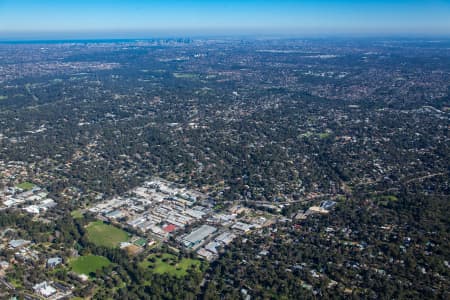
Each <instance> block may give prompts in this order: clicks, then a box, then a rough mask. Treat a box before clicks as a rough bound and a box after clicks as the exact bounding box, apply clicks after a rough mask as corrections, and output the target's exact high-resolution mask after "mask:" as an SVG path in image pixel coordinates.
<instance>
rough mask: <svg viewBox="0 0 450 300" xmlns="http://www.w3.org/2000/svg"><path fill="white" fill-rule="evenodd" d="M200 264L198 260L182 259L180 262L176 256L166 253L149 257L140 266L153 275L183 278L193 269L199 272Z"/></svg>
mask: <svg viewBox="0 0 450 300" xmlns="http://www.w3.org/2000/svg"><path fill="white" fill-rule="evenodd" d="M200 263H201V262H200V261H199V260H197V259H190V258H182V259H181V260H179V259H178V257H177V256H175V255H172V254H169V253H164V254H151V255H149V256H148V257H147V258H146V259H145V260H144V261H143V262H141V264H140V266H141V267H142V268H144V269H146V270H150V271H151V272H153V273H157V274H169V275H172V276H178V277H182V276H185V275H187V270H189V269H190V268H192V267H194V268H195V269H197V270H199V269H200Z"/></svg>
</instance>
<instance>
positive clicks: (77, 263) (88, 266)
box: [70, 255, 111, 275]
mask: <svg viewBox="0 0 450 300" xmlns="http://www.w3.org/2000/svg"><path fill="white" fill-rule="evenodd" d="M110 263H111V262H110V261H109V260H108V259H107V258H106V257H103V256H96V255H87V256H80V257H78V258H76V259H74V260H72V261H71V262H70V267H71V268H72V270H73V271H74V272H75V273H78V274H86V275H89V273H91V272H95V271H97V270H100V269H101V268H103V267H106V266H108V265H109V264H110Z"/></svg>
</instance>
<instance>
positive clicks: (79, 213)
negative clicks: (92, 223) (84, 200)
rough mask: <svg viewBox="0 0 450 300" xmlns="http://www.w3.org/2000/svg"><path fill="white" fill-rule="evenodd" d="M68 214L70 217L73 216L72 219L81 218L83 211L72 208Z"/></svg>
mask: <svg viewBox="0 0 450 300" xmlns="http://www.w3.org/2000/svg"><path fill="white" fill-rule="evenodd" d="M70 214H71V215H72V218H74V219H83V213H82V212H81V211H79V210H74V211H73V212H71V213H70Z"/></svg>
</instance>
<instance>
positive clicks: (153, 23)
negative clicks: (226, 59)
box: [0, 0, 450, 39]
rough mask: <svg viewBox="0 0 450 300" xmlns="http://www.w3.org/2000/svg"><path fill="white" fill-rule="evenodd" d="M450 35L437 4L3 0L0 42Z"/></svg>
mask: <svg viewBox="0 0 450 300" xmlns="http://www.w3.org/2000/svg"><path fill="white" fill-rule="evenodd" d="M449 33H450V1H442V0H440V1H439V0H427V1H417V0H410V1H407V0H403V1H402V0H400V1H384V0H381V1H373V0H369V1H352V0H344V1H338V0H316V1H311V0H306V1H254V0H248V1H245V0H242V1H235V0H229V1H199V0H197V1H192V0H185V1H179V0H178V1H177V0H165V1H161V0H154V1H136V0H128V1H121V0H108V1H107V0H89V1H88V0H79V1H55V0H39V1H31V0H23V1H22V0H0V39H12V38H143V37H146V36H148V35H165V34H166V35H202V34H207V35H216V34H217V35H228V34H230V35H235V34H240V35H246V34H268V35H272V34H280V35H295V36H310V35H361V36H364V35H405V36H407V35H412V36H414V35H415V36H417V35H446V36H447V35H449Z"/></svg>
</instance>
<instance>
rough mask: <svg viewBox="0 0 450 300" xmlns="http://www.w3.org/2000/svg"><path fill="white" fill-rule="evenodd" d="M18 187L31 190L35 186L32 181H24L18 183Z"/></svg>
mask: <svg viewBox="0 0 450 300" xmlns="http://www.w3.org/2000/svg"><path fill="white" fill-rule="evenodd" d="M17 187H18V188H19V189H22V190H25V191H29V190H31V189H32V188H34V184H32V183H31V182H22V183H20V184H18V185H17Z"/></svg>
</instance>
